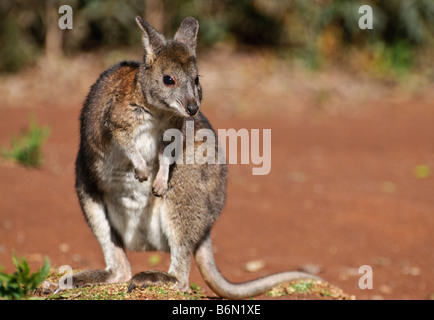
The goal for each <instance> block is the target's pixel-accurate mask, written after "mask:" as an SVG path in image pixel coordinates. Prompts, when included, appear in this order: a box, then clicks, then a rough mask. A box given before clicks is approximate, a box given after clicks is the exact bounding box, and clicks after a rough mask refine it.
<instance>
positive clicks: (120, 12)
mask: <svg viewBox="0 0 434 320" xmlns="http://www.w3.org/2000/svg"><path fill="white" fill-rule="evenodd" d="M63 4H69V5H71V7H72V8H73V23H74V27H73V30H63V31H62V38H61V41H62V43H61V47H62V51H63V53H66V54H75V53H78V52H81V51H83V50H95V49H100V48H114V47H125V46H138V45H140V37H141V35H140V32H139V31H138V28H137V27H136V24H135V22H134V17H135V16H136V15H141V16H143V17H145V19H146V18H150V19H151V20H152V18H153V17H156V16H159V17H161V21H162V22H161V25H160V26H157V29H159V30H160V31H162V32H164V33H167V34H172V33H173V32H174V31H175V30H176V28H177V27H178V25H179V23H180V22H181V20H182V19H183V18H184V17H186V16H194V17H196V18H197V19H198V20H199V22H200V26H201V27H200V37H199V45H200V46H202V47H212V46H214V45H216V44H217V43H220V42H228V43H231V44H232V45H235V46H237V47H246V46H247V47H253V48H258V47H265V48H270V49H273V50H276V52H277V53H278V54H280V55H283V56H288V57H296V58H297V57H298V58H300V59H302V60H303V61H305V62H306V64H307V65H308V66H310V67H312V68H316V67H319V66H321V64H322V63H323V62H324V61H326V60H329V59H345V56H346V53H347V52H348V50H350V48H356V49H357V50H367V51H366V52H367V55H368V58H366V57H365V60H366V59H367V60H371V61H372V60H375V59H380V60H382V63H383V64H384V65H385V67H386V68H388V67H393V68H397V70H399V71H405V70H408V69H409V68H410V67H411V66H412V65H413V64H414V59H413V58H414V54H415V53H416V52H417V50H419V49H420V48H430V47H432V45H433V39H434V1H432V0H363V1H358V0H354V1H348V0H292V1H290V0H219V1H216V0H203V1H202V0H184V1H176V0H126V1H118V0H69V1H68V0H46V1H31V0H2V1H1V4H0V70H1V71H9V72H11V71H17V70H19V69H20V68H22V67H24V66H26V65H28V64H30V63H32V62H34V61H35V60H36V59H37V58H38V56H40V55H41V54H43V53H44V50H45V47H44V45H45V42H46V36H47V31H46V30H47V28H48V25H49V24H50V23H51V24H53V23H56V24H57V20H56V21H50V20H49V19H48V14H49V12H50V10H51V11H53V10H55V12H56V14H57V16H56V17H60V14H58V13H57V10H58V8H59V7H60V5H63ZM365 4H368V5H370V6H371V7H372V9H373V13H374V26H373V29H372V30H361V29H360V28H359V27H358V20H359V18H360V17H361V16H362V14H360V13H359V12H358V9H359V7H360V6H361V5H365ZM367 48H368V49H367ZM362 60H363V59H362ZM374 64H375V63H374Z"/></svg>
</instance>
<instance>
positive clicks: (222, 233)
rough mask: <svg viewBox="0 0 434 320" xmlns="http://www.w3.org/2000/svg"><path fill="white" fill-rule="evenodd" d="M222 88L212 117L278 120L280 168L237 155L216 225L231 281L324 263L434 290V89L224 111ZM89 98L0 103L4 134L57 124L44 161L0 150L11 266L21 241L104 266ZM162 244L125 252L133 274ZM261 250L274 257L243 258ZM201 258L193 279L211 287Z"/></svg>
mask: <svg viewBox="0 0 434 320" xmlns="http://www.w3.org/2000/svg"><path fill="white" fill-rule="evenodd" d="M83 97H84V95H83ZM205 99H206V91H205ZM213 99H214V100H213ZM216 99H217V100H218V97H214V98H210V99H209V100H208V101H210V102H209V104H208V105H209V107H207V106H205V107H204V109H203V110H204V113H205V114H206V115H207V116H208V117H209V119H210V120H211V122H212V123H213V125H214V127H215V128H235V129H239V128H247V129H253V128H259V129H268V128H271V129H272V149H271V150H272V165H271V172H270V174H268V175H266V176H253V175H252V173H251V172H252V171H251V169H252V165H230V167H229V184H228V192H227V194H228V197H227V203H226V207H225V209H224V211H223V213H222V215H221V218H220V220H219V221H218V223H217V224H216V226H215V228H214V229H213V232H212V236H213V240H214V247H215V256H216V261H217V264H218V266H219V268H220V269H221V271H222V273H223V274H224V275H225V276H226V277H227V278H228V279H229V280H231V281H234V282H239V281H245V280H249V279H252V278H254V277H258V276H263V275H266V274H269V273H272V272H277V271H284V270H291V269H297V268H300V267H303V266H308V267H309V266H310V267H312V266H314V267H318V268H319V269H320V273H319V276H321V277H322V278H323V279H324V280H326V281H328V282H330V283H331V284H333V285H335V286H338V287H340V288H342V289H343V290H344V291H345V292H346V293H349V294H352V295H355V296H356V298H357V299H429V298H431V299H432V297H433V295H434V255H433V244H434V232H433V230H434V176H433V175H434V174H433V173H431V176H429V177H428V178H426V179H421V178H418V177H417V176H416V175H415V173H414V168H415V167H416V166H418V165H421V164H424V165H428V166H429V167H430V168H431V170H433V169H434V107H433V103H432V95H431V98H429V97H427V96H425V95H419V96H418V95H415V96H411V98H409V99H402V100H399V101H398V102H397V101H395V100H393V99H384V98H382V99H372V101H371V103H370V104H369V105H366V106H364V107H363V108H359V109H358V111H357V114H353V113H350V112H348V113H345V112H341V113H339V114H333V115H331V114H330V113H328V112H325V111H324V110H322V109H318V108H310V107H308V108H306V109H305V110H304V111H297V112H284V113H282V112H269V113H268V112H265V111H263V112H261V113H259V114H256V115H255V114H252V113H246V114H242V113H239V114H237V113H234V114H229V115H226V116H225V115H222V114H221V112H220V110H219V109H217V108H215V107H213V104H214V103H215V100H216ZM206 101H207V100H205V102H206ZM300 103H301V102H300ZM205 105H206V104H205ZM79 111H80V103H79V102H77V103H76V101H73V102H71V103H70V104H64V105H62V106H43V105H38V106H36V107H32V108H29V107H26V106H24V107H13V108H12V107H10V108H1V111H0V114H1V116H0V145H1V146H7V145H9V141H10V137H11V136H12V135H16V134H18V133H19V132H20V130H21V129H22V128H24V127H26V125H27V124H28V114H34V115H35V116H36V118H37V119H38V122H39V123H40V124H41V125H49V126H50V127H51V134H50V137H49V139H48V141H47V143H46V145H45V146H44V149H43V153H44V159H45V161H44V164H43V166H42V168H41V169H38V170H35V169H27V168H23V167H21V166H18V165H14V164H10V163H7V162H4V161H3V162H2V163H0V265H3V266H5V267H6V271H12V270H13V268H12V265H11V254H12V253H15V254H17V255H18V256H25V257H26V258H27V259H28V261H29V262H30V263H31V266H32V267H33V268H38V267H39V266H41V265H42V262H43V258H44V257H45V256H47V257H49V258H50V261H51V264H52V265H56V266H60V265H65V264H67V265H71V266H72V267H73V268H81V269H95V268H103V267H104V260H103V256H102V252H101V249H100V247H99V245H98V243H97V241H96V240H95V239H94V237H93V235H92V233H91V231H90V230H89V228H88V227H87V225H86V223H85V220H84V218H83V216H82V213H81V211H80V208H79V205H78V201H77V199H76V195H75V191H74V160H75V155H76V152H77V147H78V115H79ZM151 254H152V253H135V252H134V253H128V255H129V259H130V263H131V266H132V271H133V273H135V272H139V271H142V270H146V269H150V268H158V269H162V270H166V269H167V268H168V265H169V256H168V255H167V254H161V257H162V260H161V262H160V263H159V264H158V265H157V266H155V267H150V266H149V258H150V256H151ZM252 260H261V261H263V262H264V263H265V267H263V268H262V269H260V270H259V271H257V272H248V271H246V270H245V265H246V263H247V262H249V261H252ZM362 265H369V266H371V267H372V270H373V289H365V290H362V289H360V288H359V287H358V282H359V278H360V277H361V276H362V274H359V273H358V269H359V267H360V266H362ZM192 266H193V267H192V271H191V275H190V281H191V282H194V283H196V284H199V285H200V286H202V287H203V288H206V294H209V295H212V292H211V290H210V289H209V288H207V287H206V285H205V284H204V282H203V280H202V279H201V277H200V275H199V273H198V270H197V268H196V266H195V265H194V263H193V264H192ZM261 298H265V297H261Z"/></svg>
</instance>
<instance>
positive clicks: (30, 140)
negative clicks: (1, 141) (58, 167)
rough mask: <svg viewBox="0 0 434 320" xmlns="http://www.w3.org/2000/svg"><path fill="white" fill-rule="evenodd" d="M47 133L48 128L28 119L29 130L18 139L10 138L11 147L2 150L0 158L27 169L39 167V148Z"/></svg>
mask: <svg viewBox="0 0 434 320" xmlns="http://www.w3.org/2000/svg"><path fill="white" fill-rule="evenodd" d="M49 133H50V128H49V127H40V126H39V125H38V123H37V122H36V120H35V119H34V118H30V124H29V128H28V129H26V130H25V131H23V132H22V134H21V135H20V136H19V137H13V138H12V140H11V145H12V147H11V148H10V149H6V148H3V150H2V152H1V153H2V156H3V157H4V158H6V159H10V160H12V161H14V162H16V163H19V164H21V165H24V166H27V167H34V168H36V167H39V166H40V165H41V164H42V160H43V159H42V152H41V148H42V145H43V143H44V142H45V141H46V139H47V137H48V135H49Z"/></svg>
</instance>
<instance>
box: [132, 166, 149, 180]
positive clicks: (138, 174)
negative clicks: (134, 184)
mask: <svg viewBox="0 0 434 320" xmlns="http://www.w3.org/2000/svg"><path fill="white" fill-rule="evenodd" d="M134 178H136V179H137V180H139V181H140V182H143V181H147V180H148V178H149V170H148V168H143V169H138V168H134Z"/></svg>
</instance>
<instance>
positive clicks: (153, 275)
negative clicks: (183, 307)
mask: <svg viewBox="0 0 434 320" xmlns="http://www.w3.org/2000/svg"><path fill="white" fill-rule="evenodd" d="M177 282H178V280H177V279H176V278H175V277H174V276H172V275H170V274H168V273H167V272H163V271H156V270H152V271H143V272H139V273H137V274H135V275H134V276H133V277H132V278H131V280H130V283H129V285H128V292H131V291H133V290H134V289H135V288H145V287H147V286H153V285H162V284H165V283H172V284H174V285H175V284H176V283H177Z"/></svg>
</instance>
